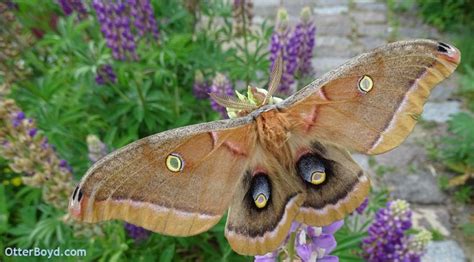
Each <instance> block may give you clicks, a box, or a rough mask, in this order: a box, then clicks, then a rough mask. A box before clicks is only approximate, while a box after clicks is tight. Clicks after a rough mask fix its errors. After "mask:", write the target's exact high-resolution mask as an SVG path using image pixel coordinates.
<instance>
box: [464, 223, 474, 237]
mask: <svg viewBox="0 0 474 262" xmlns="http://www.w3.org/2000/svg"><path fill="white" fill-rule="evenodd" d="M461 230H462V232H463V233H464V235H465V236H467V237H471V238H472V237H474V223H465V224H462V225H461Z"/></svg>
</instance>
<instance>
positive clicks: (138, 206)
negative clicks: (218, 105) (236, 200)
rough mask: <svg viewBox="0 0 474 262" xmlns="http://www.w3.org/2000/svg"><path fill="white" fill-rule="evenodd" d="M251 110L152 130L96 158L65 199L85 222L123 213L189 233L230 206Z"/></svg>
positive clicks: (245, 153)
mask: <svg viewBox="0 0 474 262" xmlns="http://www.w3.org/2000/svg"><path fill="white" fill-rule="evenodd" d="M251 121H252V120H251V118H239V119H234V120H222V121H215V122H210V123H204V124H198V125H193V126H187V127H183V128H178V129H174V130H169V131H166V132H162V133H158V134H155V135H152V136H149V137H146V138H143V139H141V140H138V141H136V142H133V143H131V144H129V145H127V146H125V147H123V148H121V149H119V150H117V151H115V152H113V153H111V154H109V155H108V156H106V157H104V158H103V159H101V160H99V161H98V162H97V163H96V164H94V165H93V166H92V167H91V168H90V169H89V171H88V172H87V173H86V175H85V176H84V177H83V179H82V180H81V182H80V184H79V185H78V187H77V188H76V190H75V191H74V194H73V196H72V198H71V200H70V206H69V211H70V213H71V215H72V216H73V217H74V218H76V219H78V220H82V221H85V222H98V221H103V220H109V219H121V220H125V221H127V222H129V223H133V224H135V225H138V226H141V227H144V228H146V229H148V230H152V231H154V232H159V233H164V234H167V235H174V236H188V235H194V234H198V233H200V232H203V231H206V230H207V229H209V228H210V227H212V226H213V225H215V224H216V223H217V222H218V221H219V219H220V218H221V217H222V215H223V214H224V213H225V211H226V210H227V208H228V206H229V202H230V201H231V198H232V196H233V193H234V191H235V190H236V187H237V185H238V182H239V181H240V179H241V177H242V175H243V173H244V169H245V167H246V165H247V162H248V157H249V155H250V154H251V150H252V145H253V144H254V143H253V142H252V139H254V137H253V133H252V130H253V129H252V128H251V127H252V126H251V124H250V122H251Z"/></svg>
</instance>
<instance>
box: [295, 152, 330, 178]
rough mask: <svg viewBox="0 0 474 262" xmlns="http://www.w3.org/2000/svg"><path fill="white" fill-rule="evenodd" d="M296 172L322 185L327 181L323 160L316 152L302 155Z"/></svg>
mask: <svg viewBox="0 0 474 262" xmlns="http://www.w3.org/2000/svg"><path fill="white" fill-rule="evenodd" d="M296 172H297V173H298V175H299V176H300V177H301V178H303V180H305V181H306V182H308V183H311V184H313V185H320V184H322V183H323V182H324V181H326V172H325V167H324V165H323V162H322V161H321V160H320V159H319V158H318V156H316V155H314V154H306V155H303V156H302V157H300V159H299V160H298V162H297V163H296Z"/></svg>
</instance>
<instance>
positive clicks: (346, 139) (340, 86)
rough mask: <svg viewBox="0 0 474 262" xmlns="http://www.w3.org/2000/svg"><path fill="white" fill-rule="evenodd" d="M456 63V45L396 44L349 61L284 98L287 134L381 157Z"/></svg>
mask: <svg viewBox="0 0 474 262" xmlns="http://www.w3.org/2000/svg"><path fill="white" fill-rule="evenodd" d="M459 62H460V52H459V50H457V49H456V48H455V47H453V46H450V45H447V44H444V43H440V42H435V41H432V40H414V41H401V42H396V43H392V44H388V45H385V46H383V47H380V48H377V49H375V50H373V51H371V52H369V53H365V54H362V55H360V56H358V57H355V58H354V59H352V60H350V61H349V62H347V63H346V64H344V65H342V66H341V67H340V68H338V69H336V70H334V71H332V72H329V73H327V74H326V75H324V76H323V77H322V78H321V79H318V80H315V81H314V82H312V83H311V84H309V85H308V86H307V87H305V88H303V89H301V90H300V91H299V92H297V93H295V94H294V95H293V96H290V97H289V98H288V99H286V100H284V101H283V102H282V103H281V104H280V105H279V107H280V108H281V109H282V110H286V112H288V114H289V118H292V119H293V122H294V123H295V124H294V128H293V130H291V132H292V133H298V134H300V135H306V136H308V138H311V139H317V140H320V141H321V140H322V141H327V142H332V143H337V144H339V145H341V146H343V147H344V148H348V149H351V150H355V151H358V152H362V153H366V154H380V153H383V152H386V151H388V150H391V149H393V148H394V147H396V146H398V145H399V144H400V143H402V141H403V140H405V138H406V137H407V136H408V134H409V133H410V132H411V131H412V129H413V127H414V126H415V124H416V122H417V120H418V118H419V116H420V114H421V113H422V111H423V105H424V103H425V102H426V99H427V97H428V95H429V93H430V91H431V89H432V88H433V87H434V86H435V85H436V84H438V83H439V82H441V81H442V80H443V79H445V78H446V77H448V76H449V75H450V74H451V73H452V72H453V71H454V70H455V69H456V67H457V65H458V64H459Z"/></svg>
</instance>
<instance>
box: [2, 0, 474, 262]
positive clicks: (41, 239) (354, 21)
mask: <svg viewBox="0 0 474 262" xmlns="http://www.w3.org/2000/svg"><path fill="white" fill-rule="evenodd" d="M416 38H431V39H436V40H440V41H443V42H447V43H451V44H454V45H455V46H456V47H457V48H459V49H460V50H461V53H462V61H461V64H460V66H459V67H458V70H457V71H456V72H455V74H454V75H453V76H452V77H450V78H449V79H447V80H445V81H444V82H442V83H441V84H440V85H439V86H438V87H436V88H435V89H434V90H433V92H432V95H431V96H430V99H429V101H428V102H427V104H426V106H425V111H424V113H423V115H422V117H421V119H420V121H419V124H418V125H417V126H416V128H415V130H414V132H413V133H412V134H411V135H410V136H409V137H408V139H407V141H405V142H404V143H403V144H402V145H401V146H400V147H398V148H397V149H395V150H393V151H391V152H388V153H386V154H383V155H379V156H375V157H373V156H372V157H368V156H365V155H359V154H354V158H355V159H356V161H357V162H358V163H359V164H360V165H361V166H362V167H363V168H364V169H365V170H366V172H368V173H369V174H370V175H371V178H372V180H373V190H372V192H371V194H370V196H369V198H368V199H367V201H366V202H364V204H363V205H362V206H361V207H359V208H358V210H357V211H356V212H354V214H351V215H350V216H348V217H347V218H346V219H345V221H344V222H338V224H337V225H332V226H333V227H332V228H336V229H334V230H332V229H329V227H328V228H326V229H323V233H322V234H323V235H324V234H326V235H327V236H328V237H329V238H330V240H331V244H330V245H329V246H324V245H323V242H324V241H323V240H321V235H320V234H316V235H315V233H314V228H310V227H306V226H305V225H297V227H296V229H294V231H292V232H293V233H292V234H293V236H294V235H295V234H297V235H298V236H299V235H303V236H305V239H307V242H304V241H303V242H304V243H303V242H302V241H301V240H298V239H297V240H296V241H294V240H295V238H290V240H288V241H286V242H285V244H284V246H282V247H281V248H280V249H278V250H276V251H275V252H273V253H271V254H268V255H267V256H266V257H256V258H254V257H245V256H240V255H238V254H236V253H234V252H233V251H232V249H231V248H230V247H229V245H228V243H227V241H226V240H225V237H224V225H225V217H224V218H223V219H222V221H221V222H220V223H219V224H218V225H216V226H215V227H214V228H212V229H211V230H210V231H209V232H206V233H203V234H200V235H198V236H194V237H186V238H174V237H167V236H162V235H160V234H156V233H152V232H149V231H147V230H145V229H143V228H140V227H137V226H135V225H131V224H127V223H124V222H122V221H110V222H104V223H100V224H95V225H89V224H80V223H77V222H74V221H72V220H71V219H70V218H69V217H68V216H67V214H66V213H67V210H66V209H67V204H68V199H69V196H70V195H71V193H72V190H73V189H74V187H75V185H76V183H77V182H78V181H79V179H80V178H81V176H82V175H83V174H84V173H85V171H86V170H87V168H88V167H89V166H90V165H91V164H92V163H94V162H95V161H97V160H98V159H100V158H101V157H103V156H104V155H105V154H107V153H108V152H111V151H113V150H114V149H117V148H120V147H122V146H124V145H126V144H128V143H130V142H132V141H134V140H136V139H139V138H141V137H145V136H148V135H151V134H155V133H158V132H161V131H164V130H168V129H171V128H175V127H181V126H184V125H188V124H194V123H201V122H205V121H211V120H217V119H221V118H226V117H227V115H226V113H225V110H224V109H223V108H222V107H220V106H219V105H217V104H216V103H215V102H214V101H211V99H210V98H209V97H208V93H209V92H215V93H220V94H229V95H233V94H234V90H239V91H241V92H245V90H246V87H247V86H248V85H251V86H256V87H265V85H266V83H267V82H268V78H269V73H270V68H271V65H272V63H273V61H274V60H275V58H276V57H277V56H278V54H282V55H283V60H284V80H283V81H282V83H281V85H280V87H279V92H278V93H279V96H280V97H285V96H288V95H290V94H292V93H293V92H295V91H296V90H297V89H299V88H302V87H304V86H305V85H306V84H308V83H310V82H311V81H313V80H314V79H315V78H316V77H318V76H321V75H322V74H324V73H326V72H328V71H329V70H331V69H334V68H336V67H337V66H338V65H341V64H342V63H344V62H345V61H347V60H348V59H349V58H351V57H353V56H355V55H357V54H359V53H361V52H363V51H367V50H370V49H372V48H374V47H377V46H380V45H383V44H385V43H389V42H393V41H397V40H403V39H416ZM473 112H474V1H473V0H457V1H456V0H444V1H441V0H440V1H435V0H412V1H410V0H406V1H402V0H388V1H376V0H315V1H289V0H288V1H283V0H281V1H280V0H260V1H250V0H234V1H224V0H208V1H204V0H188V1H184V0H183V1H165V0H123V1H118V0H110V1H108V0H92V1H88V0H57V1H40V0H30V1H25V0H18V1H15V0H2V1H1V2H0V182H1V184H0V249H2V252H1V253H0V260H1V261H23V260H25V261H26V260H28V261H31V260H35V259H36V260H38V261H42V260H46V259H47V258H45V257H33V258H32V257H12V256H8V255H7V254H6V252H5V249H6V248H7V247H17V248H34V247H40V248H52V249H54V248H57V247H60V248H61V249H63V250H64V249H68V248H69V249H84V250H86V251H87V256H85V257H56V258H53V261H55V260H57V261H65V260H71V261H76V260H81V261H126V260H130V259H132V258H133V259H134V260H136V261H216V260H221V261H228V260H229V261H234V260H235V261H237V260H253V259H257V260H260V261H265V259H269V260H266V261H273V260H274V259H275V257H277V256H279V257H280V259H290V258H294V259H301V260H303V261H308V260H310V259H311V258H315V257H317V259H318V261H334V260H330V259H334V257H336V258H339V260H340V261H364V260H367V261H393V260H395V259H397V258H399V259H408V260H406V261H419V260H420V259H421V260H422V261H466V260H469V259H471V260H472V258H473V257H474V254H473V250H474V244H473V243H474V215H473V214H474V207H473V202H472V200H473V196H474V184H473V181H474V179H473V178H474V116H473ZM397 221H404V223H403V225H402V224H400V223H395V222H397ZM290 236H291V234H290ZM300 239H301V238H300ZM324 243H326V242H324ZM308 254H309V255H308ZM315 254H316V255H315ZM311 255H312V257H311ZM324 259H326V260H324Z"/></svg>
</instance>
